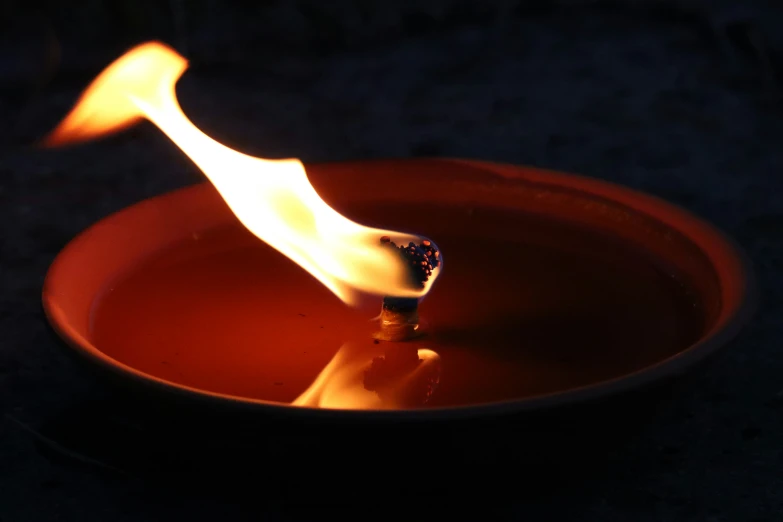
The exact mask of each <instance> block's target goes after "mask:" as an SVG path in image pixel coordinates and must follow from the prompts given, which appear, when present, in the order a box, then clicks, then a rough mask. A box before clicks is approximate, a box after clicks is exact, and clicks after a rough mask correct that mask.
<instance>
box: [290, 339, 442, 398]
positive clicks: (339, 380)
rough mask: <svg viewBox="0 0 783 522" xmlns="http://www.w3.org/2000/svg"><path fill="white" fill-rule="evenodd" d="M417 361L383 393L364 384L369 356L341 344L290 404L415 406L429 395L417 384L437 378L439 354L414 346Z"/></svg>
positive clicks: (353, 346) (352, 346)
mask: <svg viewBox="0 0 783 522" xmlns="http://www.w3.org/2000/svg"><path fill="white" fill-rule="evenodd" d="M418 355H419V359H420V361H421V362H420V363H419V364H418V365H417V366H416V367H415V368H414V369H412V370H411V371H408V372H407V373H405V374H404V375H402V376H400V377H399V378H397V379H395V381H394V382H393V383H391V387H390V389H389V390H387V391H386V393H384V395H383V396H381V395H379V394H377V393H375V392H372V391H368V390H367V389H365V388H364V384H363V377H364V371H365V370H366V369H367V368H368V366H369V363H370V360H369V359H368V357H367V353H366V352H365V351H363V350H361V349H359V348H358V347H357V346H356V345H353V344H345V345H343V346H342V347H341V348H340V350H339V351H338V352H337V354H335V356H334V357H333V358H332V360H331V361H329V364H327V365H326V367H325V368H324V369H323V370H321V373H320V374H319V375H318V377H316V379H315V380H314V381H313V383H312V384H311V385H310V387H309V388H307V390H305V391H304V392H303V393H302V394H301V395H300V396H299V397H297V398H296V399H295V400H294V401H293V403H292V404H293V405H294V406H307V407H313V408H339V409H354V410H389V409H398V408H405V407H417V406H421V405H422V404H423V403H425V402H426V401H427V400H428V399H429V397H428V396H426V395H424V394H423V393H421V388H422V387H421V384H422V382H423V381H424V380H427V379H433V378H434V379H437V378H439V374H440V356H439V355H438V354H437V353H436V352H434V351H432V350H429V349H426V348H423V349H419V350H418Z"/></svg>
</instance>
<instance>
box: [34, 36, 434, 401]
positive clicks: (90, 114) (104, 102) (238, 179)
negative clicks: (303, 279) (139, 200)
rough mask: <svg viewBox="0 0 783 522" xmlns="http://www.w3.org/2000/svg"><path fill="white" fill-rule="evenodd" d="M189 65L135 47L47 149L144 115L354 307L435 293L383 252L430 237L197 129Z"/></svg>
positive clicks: (249, 218)
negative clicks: (333, 201)
mask: <svg viewBox="0 0 783 522" xmlns="http://www.w3.org/2000/svg"><path fill="white" fill-rule="evenodd" d="M187 65H188V64H187V61H186V60H185V59H184V58H183V57H182V56H180V55H179V54H177V53H176V52H175V51H174V50H173V49H171V48H169V47H167V46H165V45H163V44H160V43H155V42H153V43H147V44H143V45H140V46H138V47H136V48H134V49H132V50H130V51H129V52H128V53H126V54H125V55H123V56H122V57H120V58H119V59H118V60H116V61H115V62H114V63H112V64H111V65H110V66H109V67H107V68H106V69H105V70H104V71H103V72H102V73H101V74H100V75H99V76H98V77H97V78H96V79H95V80H94V81H93V83H92V84H91V85H90V86H89V87H88V88H87V89H86V91H85V92H84V94H83V95H82V97H81V99H80V100H79V102H78V103H77V104H76V106H75V107H74V109H73V110H72V111H71V113H70V114H68V116H67V117H66V118H65V119H64V120H63V122H62V123H61V124H60V125H59V126H58V127H57V128H56V129H55V130H54V131H53V132H52V134H51V135H50V136H49V137H48V138H47V140H46V143H47V144H48V145H63V144H68V143H75V142H79V141H84V140H88V139H92V138H95V137H98V136H101V135H105V134H107V133H111V132H114V131H117V130H120V129H123V128H125V127H127V126H129V125H132V124H133V123H135V122H137V121H139V120H140V119H142V118H146V119H148V120H149V121H151V122H152V123H154V124H155V125H156V126H157V127H158V128H160V129H161V130H162V131H163V132H164V133H165V134H166V135H167V136H168V137H169V138H171V140H172V141H173V142H174V143H175V144H176V145H177V146H178V147H179V148H180V149H182V151H183V152H184V153H185V154H187V156H188V157H190V158H191V159H192V160H193V161H194V162H195V164H196V165H197V166H198V167H199V168H200V169H201V170H202V171H203V172H204V174H205V175H206V176H207V178H209V180H210V181H211V182H212V184H213V185H214V186H215V188H216V189H217V190H218V191H219V193H220V194H221V196H222V197H223V199H225V201H226V203H227V204H228V206H229V207H230V208H231V210H232V212H233V213H234V214H235V215H236V216H237V218H238V219H239V220H240V222H242V224H243V225H244V226H245V227H247V228H248V230H250V231H251V232H252V233H253V234H255V235H256V236H257V237H258V238H260V239H262V240H263V241H265V242H266V243H268V244H269V245H271V246H272V247H274V248H275V249H277V250H278V251H279V252H281V253H283V254H284V255H286V256H287V257H288V258H290V259H291V260H293V261H294V262H296V263H297V264H298V265H299V266H301V267H302V268H304V269H305V270H307V271H308V272H309V273H310V274H312V275H313V276H314V277H316V278H317V279H318V280H319V281H320V282H321V283H323V284H324V285H326V287H328V288H329V289H330V290H331V291H332V292H334V294H335V295H337V296H338V297H339V298H340V299H342V300H343V301H344V302H346V303H349V304H352V303H354V302H355V301H356V298H357V296H358V294H359V293H360V292H366V293H371V294H376V295H393V296H399V297H421V296H423V295H424V294H425V293H426V292H427V291H428V290H429V288H430V286H431V285H432V282H433V281H434V280H435V277H436V276H437V269H436V271H435V272H434V273H433V275H432V277H430V278H429V281H428V282H427V284H426V286H425V287H424V288H417V287H415V286H414V285H413V284H412V283H411V281H410V277H409V276H408V272H407V270H408V268H407V265H406V264H405V263H404V262H403V261H402V260H401V259H399V256H395V255H393V253H392V252H390V251H389V250H388V249H385V248H378V243H379V238H380V237H381V236H384V235H388V236H391V237H392V238H394V239H395V241H397V242H398V243H402V244H406V243H407V242H408V241H414V242H417V243H418V242H420V241H421V239H422V238H420V237H416V236H410V235H407V234H401V233H397V232H394V231H389V230H381V229H374V228H368V227H364V226H362V225H359V224H358V223H354V222H353V221H350V220H349V219H347V218H346V217H344V216H342V215H341V214H339V213H337V212H336V211H335V210H334V209H332V208H331V207H329V205H327V204H326V203H325V202H324V201H323V200H322V199H321V198H320V196H319V195H318V194H317V193H316V191H315V189H314V188H313V187H312V185H311V184H310V182H309V180H308V178H307V173H306V172H305V169H304V166H303V165H302V163H301V162H300V161H299V160H297V159H286V160H266V159H261V158H256V157H253V156H248V155H246V154H242V153H240V152H238V151H235V150H232V149H230V148H228V147H226V146H225V145H222V144H221V143H218V142H217V141H215V140H213V139H212V138H210V137H209V136H207V135H206V134H204V133H203V132H201V131H200V130H199V129H198V128H197V127H196V126H195V125H193V123H192V122H191V121H190V120H189V119H188V118H187V116H186V115H185V114H184V112H183V111H182V109H181V107H180V105H179V102H178V101H177V96H176V92H175V85H176V83H177V81H178V80H179V78H180V77H181V76H182V74H183V73H184V72H185V70H186V69H187ZM327 395H328V394H327ZM321 396H322V397H323V392H322V393H321ZM329 397H331V396H329ZM334 400H335V399H334V398H333V397H331V398H329V399H328V400H327V402H328V403H329V404H334Z"/></svg>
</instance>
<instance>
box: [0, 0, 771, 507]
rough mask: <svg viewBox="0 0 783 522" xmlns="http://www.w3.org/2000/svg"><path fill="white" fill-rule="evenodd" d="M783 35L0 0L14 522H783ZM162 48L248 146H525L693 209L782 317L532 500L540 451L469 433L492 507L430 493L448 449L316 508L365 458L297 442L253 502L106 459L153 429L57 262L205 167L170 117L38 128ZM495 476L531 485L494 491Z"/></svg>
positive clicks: (699, 22)
mask: <svg viewBox="0 0 783 522" xmlns="http://www.w3.org/2000/svg"><path fill="white" fill-rule="evenodd" d="M781 35H783V7H780V3H779V2H778V1H772V0H770V1H766V2H765V1H761V0H745V1H736V2H730V1H719V0H704V1H703V2H700V1H695V0H694V1H685V0H683V1H677V2H675V1H655V0H649V1H643V0H617V1H590V0H581V1H580V0H570V1H568V0H566V1H544V0H541V1H534V0H529V1H525V0H521V1H511V0H509V1H497V0H496V1H488V0H485V1H475V2H468V1H458V0H421V1H410V2H407V1H397V2H395V1H386V2H377V1H361V0H355V1H345V0H339V1H330V2H319V1H315V0H300V1H294V0H285V1H284V0H280V1H266V2H256V3H255V4H251V5H249V6H248V7H235V6H232V5H231V4H230V3H228V2H219V1H207V0H193V1H184V0H183V1H175V0H171V1H168V2H166V1H147V0H145V1H139V0H137V1H130V0H122V1H114V2H110V1H105V2H101V1H97V0H91V1H87V0H85V1H81V2H59V3H58V2H49V3H41V2H38V3H36V2H18V1H5V2H2V3H0V90H1V91H0V95H2V97H0V121H2V125H0V227H2V234H0V254H1V257H0V259H2V264H1V265H0V268H1V269H0V285H1V286H0V288H2V293H1V294H0V328H2V337H1V338H0V339H1V340H0V410H2V413H3V416H2V418H0V521H2V522H24V521H39V522H40V521H49V520H78V521H83V522H88V521H92V520H96V521H97V520H100V521H103V520H112V521H124V520H150V521H151V520H178V519H183V520H187V519H199V520H200V519H205V520H207V519H218V520H222V519H231V518H239V517H247V518H254V519H265V517H272V518H273V519H308V520H309V519H323V518H326V517H327V516H328V517H330V518H331V517H338V516H339V517H341V518H355V517H356V516H359V517H361V518H369V519H372V518H382V516H383V515H384V514H388V509H387V508H388V506H389V505H391V504H404V503H405V502H411V501H413V502H427V503H428V505H429V506H430V507H431V508H432V509H433V513H434V515H432V517H433V518H439V517H438V515H440V516H442V517H444V518H446V517H447V518H451V519H460V518H462V516H466V513H467V506H468V505H469V504H470V505H472V506H473V508H475V505H476V504H479V505H483V506H484V508H485V511H481V508H478V509H479V511H477V513H479V514H478V515H477V516H476V517H475V518H477V519H479V520H480V519H488V518H514V517H516V518H519V519H526V520H557V521H561V520H577V521H584V522H588V521H600V522H609V521H621V520H633V521H648V520H649V521H657V520H667V521H681V520H682V521H684V520H694V521H710V522H718V521H731V522H734V521H737V522H762V521H769V522H772V521H778V520H783V454H782V453H781V452H782V451H783V379H781V376H782V375H783V355H781V346H780V340H781V339H782V338H783V337H781V320H780V314H781V304H782V303H781V297H780V295H781V294H780V290H781V289H782V288H783V277H781V274H780V269H781V266H782V265H783V241H782V240H783V203H781V197H782V195H783V191H781V188H783V176H782V175H781V173H782V170H781V168H782V167H783V121H781V118H782V117H783V91H782V90H781V88H783V87H782V86H783V83H781V82H782V81H783V59H782V58H781V57H782V56H783V36H781ZM149 38H156V39H161V40H164V41H166V42H168V43H170V44H171V45H173V46H175V47H176V48H177V49H178V50H179V51H180V52H182V53H183V54H184V55H185V56H187V57H188V58H189V59H190V60H191V64H192V68H191V70H190V71H189V72H187V73H186V75H185V76H184V78H183V80H182V81H181V82H180V84H179V93H180V97H181V100H182V104H183V107H184V109H185V111H186V112H187V113H188V114H189V115H190V116H191V117H192V119H193V120H194V121H195V122H196V124H198V125H199V126H201V127H202V128H204V129H205V130H206V131H207V132H208V133H210V134H212V135H213V136H215V137H216V138H217V139H219V140H221V141H224V142H226V143H228V144H231V145H232V146H234V147H235V148H239V149H241V150H243V151H246V152H250V153H253V154H257V155H262V156H267V157H284V156H296V157H300V158H302V159H304V160H305V161H325V160H343V159H356V158H373V157H407V156H460V157H471V158H481V159H488V160H497V161H503V162H512V163H524V164H532V165H537V166H543V167H550V168H556V169H562V170H567V171H575V172H580V173H583V174H587V175H591V176H595V177H599V178H604V179H608V180H611V181H615V182H619V183H623V184H626V185H629V186H632V187H635V188H639V189H642V190H645V191H648V192H651V193H654V194H657V195H660V196H662V197H664V198H666V199H669V200H671V201H674V202H676V203H679V204H681V205H683V206H685V207H687V208H689V209H691V210H693V211H695V212H697V213H699V214H701V215H703V216H704V217H706V218H708V219H710V220H711V221H713V222H714V223H716V224H717V225H719V226H720V227H722V228H723V229H724V230H726V231H727V232H728V233H730V234H731V235H732V236H733V237H735V238H736V239H737V240H738V241H739V243H741V244H742V246H743V247H744V248H745V249H746V251H747V252H748V253H749V255H750V256H751V257H752V259H753V261H754V263H755V269H756V272H757V276H758V279H759V283H760V285H759V286H760V288H761V290H762V296H761V307H760V308H761V309H760V312H759V313H758V314H757V316H756V319H755V321H754V323H753V324H752V325H751V327H749V328H748V329H747V330H746V331H745V333H744V334H743V336H742V338H741V339H740V341H739V342H737V343H736V344H735V345H734V346H733V347H732V348H731V349H730V350H729V351H727V352H726V353H725V355H723V356H722V357H721V358H720V359H719V360H717V361H716V362H715V364H714V365H712V367H711V368H710V369H709V371H708V372H706V373H702V374H699V375H695V376H694V377H693V378H692V379H691V380H690V381H689V383H688V385H687V386H686V389H684V390H682V391H681V392H678V393H677V394H676V395H674V396H673V403H672V404H669V405H667V406H666V407H664V408H658V409H657V410H656V411H650V412H649V413H651V414H653V420H652V422H650V424H649V425H648V426H646V427H645V428H644V429H643V431H642V432H641V433H640V434H638V435H637V436H636V437H633V438H630V439H629V440H626V441H625V442H623V443H622V444H617V445H616V446H613V447H611V448H610V450H609V451H607V452H606V453H605V454H602V455H601V456H600V458H599V461H600V464H601V465H600V466H595V465H594V467H593V468H591V469H592V470H594V471H595V473H591V472H587V473H586V474H583V475H581V476H582V477H583V478H582V479H581V480H582V482H581V483H580V482H579V481H576V482H573V481H571V482H569V483H568V485H567V486H566V485H565V482H566V481H565V480H564V481H563V485H562V487H561V486H557V485H554V486H548V488H547V491H546V494H542V495H538V494H536V495H535V496H534V498H531V497H530V496H524V495H522V493H523V492H524V491H526V490H527V486H525V485H523V484H524V481H526V480H533V481H534V482H535V481H536V480H537V477H536V475H535V474H534V473H532V472H531V470H530V468H529V467H528V465H527V462H526V461H525V459H524V458H522V457H519V456H515V454H514V453H513V451H511V452H508V451H510V450H504V451H506V452H505V453H500V452H495V453H493V448H486V447H477V446H474V445H471V444H470V443H464V446H462V447H460V448H459V451H457V452H456V453H455V456H454V457H453V459H452V465H453V469H451V470H449V471H448V472H447V473H448V474H452V475H453V474H455V473H457V474H458V473H459V472H460V471H461V472H462V473H464V474H465V476H464V483H465V484H466V485H467V487H466V490H465V491H467V492H468V493H470V492H471V488H473V487H475V488H476V490H475V491H474V493H475V495H473V497H475V498H471V494H466V493H465V491H463V492H462V493H461V494H460V495H459V496H455V495H454V494H449V492H448V491H446V492H434V491H435V490H436V489H437V488H434V489H433V486H432V484H437V483H438V481H439V480H441V478H443V477H444V475H445V474H446V472H444V471H443V470H440V471H439V470H438V469H432V468H431V467H429V466H427V465H426V463H420V465H416V466H412V467H411V468H410V469H409V475H408V476H406V477H405V479H404V480H405V481H409V482H410V483H411V484H413V485H414V487H413V490H412V491H410V492H408V493H406V494H405V495H402V494H401V493H400V492H399V491H397V490H385V491H378V492H376V493H375V495H376V496H370V497H367V496H366V495H365V496H362V495H357V494H356V492H355V491H351V490H350V488H349V487H346V491H344V492H342V493H340V494H333V495H331V496H329V497H328V498H326V499H325V498H322V497H319V498H318V499H317V500H315V499H314V498H315V497H313V496H312V495H311V493H312V488H310V489H308V488H307V487H304V488H303V487H302V486H301V483H302V482H307V483H309V484H310V486H312V485H313V484H318V483H334V482H336V481H338V479H337V478H336V476H337V475H340V474H341V473H348V474H349V475H350V474H351V473H355V474H356V473H358V474H359V475H361V473H363V470H356V469H353V470H350V469H349V470H345V469H342V470H335V469H318V470H313V469H312V468H308V467H307V466H305V467H301V469H297V470H295V471H294V473H293V475H297V474H298V475H299V479H300V482H299V483H297V482H296V481H293V482H285V483H283V482H284V481H282V479H278V477H282V476H283V475H285V476H289V478H290V475H291V473H288V474H284V473H282V472H281V466H282V467H285V463H284V462H283V463H282V464H281V462H280V461H279V460H278V461H275V463H274V465H272V464H269V465H266V466H264V465H261V466H259V468H257V474H256V475H254V477H253V479H250V481H251V482H252V481H253V480H257V481H258V483H259V485H258V487H257V489H256V487H255V486H252V487H250V488H249V490H247V491H244V492H243V493H242V495H239V496H232V495H231V494H227V493H226V492H225V491H223V492H221V493H220V494H218V493H216V492H215V491H214V490H212V489H211V487H207V488H201V489H199V488H198V487H196V486H194V485H192V484H187V485H184V486H183V485H182V484H172V483H170V482H165V481H164V482H160V481H158V482H150V481H149V480H147V479H145V478H143V477H141V476H140V475H137V474H134V473H129V472H128V470H127V469H126V470H121V471H120V472H118V471H117V470H115V469H109V468H110V467H120V468H122V465H121V464H122V463H123V462H124V463H125V464H129V460H134V459H135V458H136V457H135V456H136V455H137V454H138V453H139V452H140V453H142V454H143V453H144V452H145V451H144V450H143V449H141V450H140V449H139V447H136V446H134V447H133V448H131V447H130V446H132V445H133V444H134V443H135V442H137V441H138V440H139V439H141V438H144V440H146V441H147V442H146V443H147V444H153V445H154V444H155V442H154V441H155V440H156V436H155V433H154V432H153V433H152V434H150V432H149V430H147V431H146V432H144V436H143V437H142V436H141V435H139V436H138V437H137V436H136V435H135V433H136V431H135V430H139V429H140V428H139V427H138V425H134V424H132V423H130V424H122V423H121V422H119V421H117V419H116V416H113V414H114V413H116V411H117V410H118V408H119V407H118V406H117V403H116V402H115V399H114V396H113V395H112V394H111V393H110V392H109V391H108V390H107V389H106V388H104V387H103V386H101V385H99V384H96V383H95V382H94V381H93V380H91V379H90V378H89V377H88V376H87V375H85V374H84V373H83V372H82V371H81V370H80V369H79V368H77V367H76V366H75V365H74V364H73V363H72V361H71V360H70V359H68V358H67V357H66V355H65V354H64V352H65V351H64V350H62V349H61V348H60V346H59V345H58V343H57V342H56V341H55V340H54V339H53V338H52V337H51V336H50V334H49V332H48V330H47V328H46V325H45V320H44V319H43V317H42V314H41V310H40V290H41V285H42V281H43V277H44V274H45V272H46V269H47V267H48V265H49V263H50V262H51V261H52V259H53V257H54V256H55V255H56V253H57V252H58V250H59V249H60V248H62V247H63V246H64V244H65V243H66V242H67V241H68V240H69V239H70V238H72V237H73V236H74V235H75V234H76V233H78V232H79V231H80V230H82V229H84V228H85V227H87V226H88V225H90V224H91V223H93V222H95V221H96V220H98V219H100V218H102V217H104V216H106V215H107V214H109V213H111V212H113V211H115V210H118V209H120V208H122V207H124V206H126V205H129V204H131V203H134V202H136V201H139V200H141V199H143V198H146V197H149V196H153V195H155V194H159V193H161V192H163V191H166V190H169V189H173V188H176V187H179V186H183V185H186V184H189V183H193V182H198V181H201V180H202V177H201V174H200V173H199V172H198V171H197V170H196V169H195V168H194V167H193V166H192V165H191V164H190V163H189V161H188V160H187V159H186V158H184V157H182V155H181V154H180V153H179V152H178V151H177V150H176V149H175V147H173V146H171V144H170V143H168V141H167V140H166V139H165V138H164V137H163V136H162V135H161V134H160V133H159V132H158V131H157V130H156V129H154V128H153V127H152V126H150V125H148V124H145V125H141V126H139V127H137V128H134V129H132V130H130V131H128V132H125V133H123V134H121V135H118V136H115V137H112V138H109V139H106V140H103V141H101V142H97V143H91V144H87V145H83V146H80V147H76V148H72V149H67V150H57V151H41V150H38V149H36V148H34V147H33V146H32V145H33V144H34V142H35V141H36V140H37V139H38V138H40V137H41V136H42V135H43V134H44V133H45V132H46V131H47V130H48V129H49V128H51V126H52V125H53V124H54V123H56V122H57V121H58V120H59V119H60V118H62V116H63V115H64V114H65V113H66V111H67V110H68V108H69V107H70V105H71V104H72V103H73V102H74V101H75V99H76V96H78V93H79V91H80V90H81V89H82V88H84V87H85V86H86V84H87V83H88V82H89V80H90V79H91V78H92V77H94V76H95V75H96V74H97V73H98V72H100V70H101V68H102V67H104V66H105V65H107V64H108V63H109V62H110V61H111V60H112V59H113V58H115V57H117V56H118V55H119V54H120V53H121V52H122V51H123V50H125V49H126V48H127V47H128V46H130V45H133V44H135V43H139V42H141V41H144V40H146V39H149ZM640 407H641V406H640ZM118 426H119V427H118ZM477 429H478V428H477ZM574 429H575V431H574V437H575V438H578V437H579V431H578V429H577V428H574ZM142 431H144V430H143V429H142ZM422 437H423V438H426V433H424V432H423V433H422ZM150 441H152V442H150ZM387 443H388V441H387ZM141 447H142V448H143V447H146V446H141ZM512 447H513V444H512ZM134 451H135V452H137V453H134ZM164 451H165V450H164ZM477 454H480V455H483V456H484V457H482V458H485V459H486V461H487V462H489V464H488V465H487V466H486V467H484V468H482V469H483V471H481V473H484V474H485V475H483V476H479V477H477V476H476V475H475V473H476V472H474V470H473V469H472V468H471V467H470V466H467V465H465V466H464V467H462V464H461V460H460V459H463V458H464V459H465V462H468V461H470V458H469V457H470V455H477ZM123 455H125V458H124V459H123ZM127 455H134V457H133V458H129V457H127ZM493 459H494V460H493ZM142 460H143V459H142ZM368 460H369V461H372V458H371V457H368ZM195 461H198V458H197V459H195ZM472 462H474V461H472ZM117 463H120V464H117ZM300 464H301V463H300ZM182 466H183V467H184V468H185V469H190V468H191V467H193V468H195V467H197V466H196V464H195V462H188V463H184V464H182ZM130 467H132V466H130ZM599 468H600V472H599ZM454 470H456V471H454ZM289 471H290V470H289ZM562 473H563V474H564V475H566V474H569V469H568V465H566V466H565V467H564V468H563V471H562ZM492 474H496V475H497V476H504V477H505V476H507V477H508V478H507V480H506V479H503V481H504V483H505V484H506V486H509V485H511V486H510V487H506V488H502V489H499V490H498V491H497V492H496V493H497V494H494V495H493V494H491V492H489V493H487V491H485V490H482V488H481V484H482V483H485V482H486V481H485V480H484V479H483V477H486V476H487V475H492ZM140 477H141V478H140ZM302 477H305V478H302ZM218 478H219V479H220V480H222V479H223V478H226V479H228V478H229V477H218ZM367 480H368V481H370V482H372V477H369V478H367ZM270 482H272V483H274V485H275V487H274V488H273V489H269V487H270V486H269V483H270ZM281 484H282V485H281ZM291 484H293V485H291ZM289 485H290V487H289ZM229 489H231V488H229ZM338 489H339V488H338ZM479 490H481V491H482V495H481V497H480V499H481V500H480V501H479V502H473V503H471V502H470V500H476V499H478V498H479V495H478V493H477V492H478V491H479ZM270 491H275V493H270ZM235 493H236V492H235ZM452 493H453V492H452ZM490 507H491V510H490ZM409 518H416V515H410V517H409Z"/></svg>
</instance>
